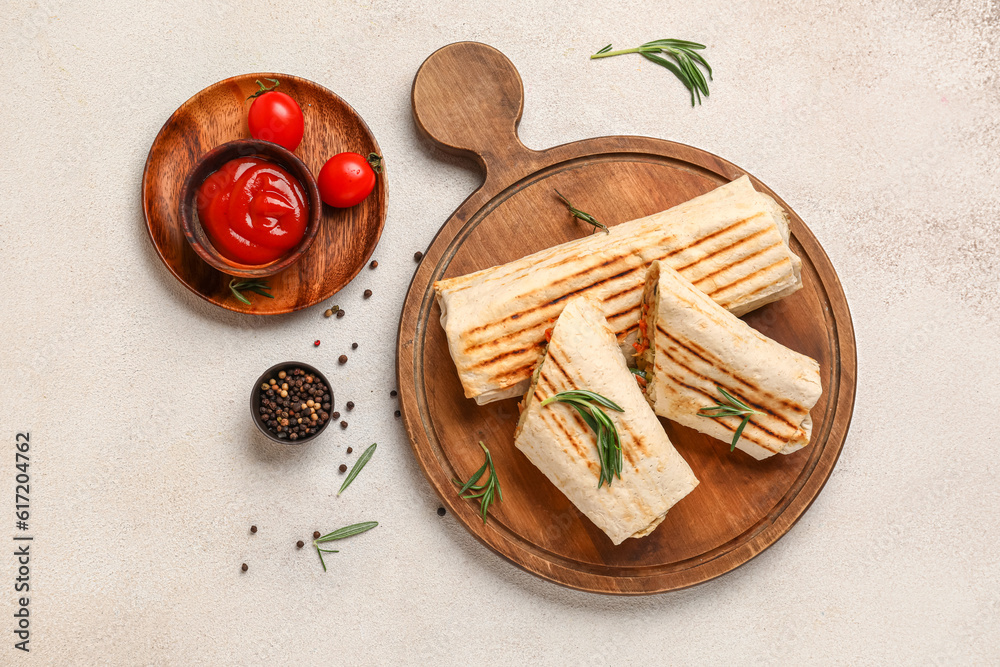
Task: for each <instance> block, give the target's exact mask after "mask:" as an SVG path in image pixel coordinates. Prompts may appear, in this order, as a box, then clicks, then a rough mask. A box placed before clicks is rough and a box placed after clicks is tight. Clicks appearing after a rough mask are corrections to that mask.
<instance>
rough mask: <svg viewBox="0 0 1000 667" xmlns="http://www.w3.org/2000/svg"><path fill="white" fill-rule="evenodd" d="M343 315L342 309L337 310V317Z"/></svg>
mask: <svg viewBox="0 0 1000 667" xmlns="http://www.w3.org/2000/svg"><path fill="white" fill-rule="evenodd" d="M343 316H344V309H343V308H341V309H340V310H338V311H337V317H343Z"/></svg>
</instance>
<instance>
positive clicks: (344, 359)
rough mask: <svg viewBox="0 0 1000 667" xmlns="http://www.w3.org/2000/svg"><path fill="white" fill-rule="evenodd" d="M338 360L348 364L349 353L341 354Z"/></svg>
mask: <svg viewBox="0 0 1000 667" xmlns="http://www.w3.org/2000/svg"><path fill="white" fill-rule="evenodd" d="M337 361H339V362H340V363H342V364H346V363H347V355H346V354H342V355H340V358H339V359H337Z"/></svg>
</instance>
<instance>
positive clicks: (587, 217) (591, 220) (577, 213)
mask: <svg viewBox="0 0 1000 667" xmlns="http://www.w3.org/2000/svg"><path fill="white" fill-rule="evenodd" d="M553 192H555V193H556V196H557V197H559V199H561V200H562V203H564V204H566V208H568V209H569V212H570V213H571V214H572V215H573V217H574V218H579V219H580V220H583V221H584V222H586V223H587V224H590V225H593V226H594V231H597V230H598V229H603V230H604V231H605V232H607V233H608V234H610V233H611V230H610V229H608V227H607V225H605V224H602V223H600V222H598V221H597V218H595V217H594V216H592V215H591V214H589V213H586V212H585V211H581V210H580V209H578V208H576V207H575V206H573V205H572V204H570V203H569V200H568V199H566V198H565V197H563V195H562V193H561V192H559V191H558V190H553Z"/></svg>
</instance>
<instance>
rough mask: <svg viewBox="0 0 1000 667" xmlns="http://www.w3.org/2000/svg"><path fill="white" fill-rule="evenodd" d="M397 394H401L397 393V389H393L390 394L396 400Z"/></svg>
mask: <svg viewBox="0 0 1000 667" xmlns="http://www.w3.org/2000/svg"><path fill="white" fill-rule="evenodd" d="M397 393H399V392H397V391H396V390H395V389H393V390H392V391H390V392H389V395H390V396H392V397H393V398H396V394H397Z"/></svg>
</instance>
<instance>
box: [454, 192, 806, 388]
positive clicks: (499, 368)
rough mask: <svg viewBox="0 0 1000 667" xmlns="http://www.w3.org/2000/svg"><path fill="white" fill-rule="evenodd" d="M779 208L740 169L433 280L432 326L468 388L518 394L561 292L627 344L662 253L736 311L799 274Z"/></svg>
mask: <svg viewBox="0 0 1000 667" xmlns="http://www.w3.org/2000/svg"><path fill="white" fill-rule="evenodd" d="M788 239H789V229H788V216H787V213H786V212H785V210H784V209H782V208H781V206H779V205H778V204H777V203H776V202H775V201H774V200H773V199H772V198H771V197H769V196H768V195H766V194H764V193H762V192H757V190H755V189H754V187H753V184H752V183H751V182H750V179H749V178H748V177H746V176H743V177H741V178H738V179H736V180H735V181H733V182H731V183H727V184H725V185H723V186H720V187H718V188H716V189H715V190H712V191H711V192H707V193H705V194H703V195H701V196H700V197H695V198H694V199H692V200H690V201H687V202H684V203H683V204H679V205H678V206H675V207H673V208H671V209H668V210H666V211H661V212H660V213H656V214H654V215H650V216H647V217H645V218H640V219H638V220H632V221H631V222H625V223H622V224H620V225H615V226H612V227H611V230H610V232H609V233H607V234H605V233H604V232H599V233H597V234H589V235H587V236H584V237H582V238H579V239H576V240H574V241H570V242H568V243H563V244H561V245H557V246H554V247H552V248H548V249H547V250H542V251H540V252H536V253H534V254H533V255H529V256H527V257H523V258H521V259H519V260H516V261H514V262H510V263H509V264H504V265H502V266H494V267H492V268H489V269H484V270H482V271H477V272H476V273H470V274H468V275H464V276H459V277H455V278H447V279H445V280H439V281H437V282H435V283H434V291H435V293H436V294H437V302H438V305H439V306H440V307H441V326H442V327H444V331H445V334H446V335H447V337H448V349H449V351H450V352H451V357H452V359H453V360H454V362H455V367H456V368H457V369H458V376H459V378H460V379H461V381H462V387H463V388H464V389H465V396H466V397H467V398H475V399H476V402H477V403H479V404H480V405H483V404H485V403H489V402H491V401H499V400H501V399H504V398H511V397H513V396H520V395H522V394H524V392H525V390H526V389H527V388H528V384H529V382H530V380H531V370H532V369H533V368H534V367H535V366H536V365H537V364H538V360H539V358H540V357H541V356H542V349H543V348H544V347H545V331H546V330H547V329H548V328H550V327H551V326H552V321H553V320H555V318H557V317H558V316H559V313H560V312H562V309H563V306H565V305H566V301H567V300H568V299H570V298H573V297H574V296H587V297H590V298H592V299H594V300H596V301H597V303H598V304H599V305H600V308H601V311H602V312H603V313H604V316H605V317H607V318H608V323H609V324H610V325H611V328H612V330H613V331H614V332H615V334H616V335H617V336H618V338H619V342H620V344H621V345H622V349H623V350H624V351H625V352H626V353H627V354H630V353H631V344H632V343H633V342H634V341H635V332H636V328H637V325H638V322H639V302H640V300H641V297H642V286H643V279H644V278H645V276H646V269H647V267H648V266H649V264H650V262H652V261H654V260H663V261H664V262H666V263H667V264H669V265H670V266H672V267H673V268H675V269H677V270H678V271H680V272H681V274H682V275H683V276H684V277H685V278H687V279H688V280H690V281H691V282H693V283H694V284H695V286H696V287H697V288H698V289H700V290H702V291H703V292H705V293H706V294H708V295H709V296H710V297H711V298H712V299H713V300H714V301H716V302H718V303H719V304H720V305H722V306H723V307H724V308H726V309H728V310H730V311H732V312H733V313H735V314H737V315H742V314H743V313H747V312H749V311H751V310H753V309H754V308H758V307H760V306H763V305H764V304H766V303H770V302H772V301H777V300H778V299H781V298H783V297H785V296H788V295H789V294H791V293H793V292H795V291H796V290H798V289H799V288H800V287H801V286H802V279H801V265H802V263H801V261H800V260H799V258H798V257H797V256H796V255H795V253H793V252H792V250H791V248H790V247H789V245H788Z"/></svg>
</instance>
